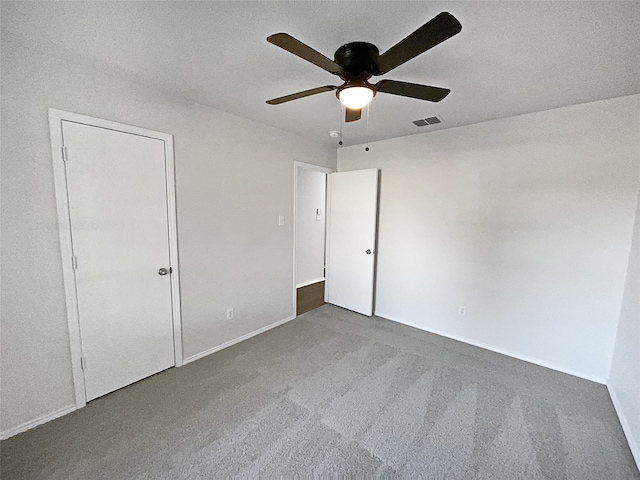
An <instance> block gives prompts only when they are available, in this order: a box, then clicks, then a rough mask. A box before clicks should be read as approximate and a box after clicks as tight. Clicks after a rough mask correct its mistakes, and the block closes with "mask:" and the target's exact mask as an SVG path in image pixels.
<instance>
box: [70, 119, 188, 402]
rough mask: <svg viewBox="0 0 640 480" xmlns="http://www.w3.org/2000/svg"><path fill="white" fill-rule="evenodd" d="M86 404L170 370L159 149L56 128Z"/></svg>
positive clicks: (136, 139)
mask: <svg viewBox="0 0 640 480" xmlns="http://www.w3.org/2000/svg"><path fill="white" fill-rule="evenodd" d="M62 135H63V143H64V146H65V148H66V151H67V161H66V162H65V168H66V180H67V189H68V202H69V216H70V223H71V239H72V248H73V255H74V260H75V261H74V264H75V283H76V291H77V307H78V316H79V323H80V336H81V343H82V356H83V365H84V367H83V371H84V380H85V391H86V399H87V400H92V399H94V398H96V397H99V396H101V395H104V394H106V393H109V392H111V391H114V390H117V389H119V388H121V387H123V386H125V385H128V384H130V383H133V382H136V381H138V380H140V379H142V378H145V377H147V376H149V375H153V374H154V373H157V372H159V371H161V370H164V369H166V368H169V367H171V366H173V365H174V364H175V359H174V342H173V334H174V332H173V318H172V297H171V293H172V292H171V282H170V273H168V274H166V275H160V274H159V269H161V268H165V269H167V270H168V271H170V262H169V233H168V207H167V187H166V176H165V175H166V172H165V145H164V142H163V141H162V140H159V139H156V138H149V137H146V136H142V135H134V134H131V133H124V132H121V131H116V130H111V129H106V128H100V127H95V126H89V125H84V124H81V123H75V122H70V121H63V122H62Z"/></svg>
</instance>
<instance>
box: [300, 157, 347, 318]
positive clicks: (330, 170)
mask: <svg viewBox="0 0 640 480" xmlns="http://www.w3.org/2000/svg"><path fill="white" fill-rule="evenodd" d="M298 168H304V169H306V170H314V171H316V172H322V173H324V174H325V175H329V174H330V173H335V172H336V171H337V170H336V169H335V168H329V167H322V166H320V165H314V164H313V163H305V162H298V161H294V162H293V222H292V224H293V317H294V318H295V317H297V314H296V312H297V311H298V295H297V290H298V282H296V242H297V239H296V213H297V212H296V205H297V203H298ZM325 185H326V184H325ZM326 195H327V192H326V186H325V199H324V204H325V208H324V212H325V217H324V218H325V222H324V225H325V226H324V237H325V242H324V245H325V246H324V249H325V259H326V250H327V241H326V238H327V218H328V217H327V197H326ZM325 263H326V261H325ZM326 278H327V277H326V275H325V281H326Z"/></svg>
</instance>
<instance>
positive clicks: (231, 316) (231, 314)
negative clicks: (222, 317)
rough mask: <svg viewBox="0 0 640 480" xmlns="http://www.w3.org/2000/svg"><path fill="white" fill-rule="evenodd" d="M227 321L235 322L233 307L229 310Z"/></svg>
mask: <svg viewBox="0 0 640 480" xmlns="http://www.w3.org/2000/svg"><path fill="white" fill-rule="evenodd" d="M227 320H233V307H229V308H227Z"/></svg>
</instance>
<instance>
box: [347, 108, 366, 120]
mask: <svg viewBox="0 0 640 480" xmlns="http://www.w3.org/2000/svg"><path fill="white" fill-rule="evenodd" d="M345 110H346V113H345V118H344V121H345V122H355V121H356V120H360V117H361V116H362V109H361V108H358V109H355V110H354V109H352V108H346V107H345Z"/></svg>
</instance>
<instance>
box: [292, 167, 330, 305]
mask: <svg viewBox="0 0 640 480" xmlns="http://www.w3.org/2000/svg"><path fill="white" fill-rule="evenodd" d="M294 169H295V170H294V228H293V231H294V262H293V265H294V272H293V278H294V294H293V298H294V310H295V312H296V316H297V315H301V314H303V313H306V312H308V311H310V310H313V309H315V308H318V307H320V306H322V305H323V304H324V303H325V301H324V299H325V266H326V265H325V263H326V255H325V246H326V213H327V174H329V173H332V172H334V170H332V169H330V168H326V167H320V166H317V165H312V164H308V163H302V162H294Z"/></svg>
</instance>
